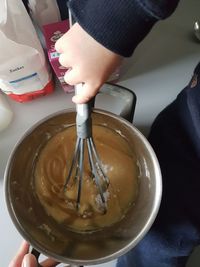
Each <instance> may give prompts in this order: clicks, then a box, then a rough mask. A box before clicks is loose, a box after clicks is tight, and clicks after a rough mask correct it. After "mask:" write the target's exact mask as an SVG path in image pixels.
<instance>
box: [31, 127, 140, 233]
mask: <svg viewBox="0 0 200 267" xmlns="http://www.w3.org/2000/svg"><path fill="white" fill-rule="evenodd" d="M93 139H94V142H95V145H96V150H97V152H98V154H99V157H100V159H101V161H102V165H103V168H104V171H105V173H106V175H107V176H108V178H109V180H110V184H109V186H108V188H105V192H104V196H105V198H106V201H107V212H106V213H105V214H103V213H102V208H101V198H100V195H99V192H98V190H97V187H96V185H95V183H94V181H93V179H92V178H91V177H92V174H91V170H90V166H89V162H88V158H87V153H85V160H84V174H83V185H82V191H81V205H80V209H79V212H77V210H76V198H77V184H76V182H74V180H73V181H71V182H70V184H69V187H68V188H67V190H66V191H64V190H63V187H64V183H65V180H66V176H67V174H68V171H69V168H70V166H71V161H72V157H73V155H74V149H75V143H76V129H75V127H74V126H71V127H68V128H66V129H65V130H63V131H61V132H59V133H57V134H55V135H54V136H53V137H52V138H51V139H50V140H49V141H48V142H47V144H46V145H45V147H44V148H43V149H42V150H41V152H40V154H39V156H38V160H37V163H36V168H35V192H36V195H37V197H38V199H39V201H40V202H41V204H42V206H43V207H44V209H45V212H46V213H47V214H48V215H49V216H51V217H52V218H53V219H54V220H55V221H57V222H58V223H62V224H63V225H65V226H66V227H68V228H70V229H71V230H72V231H76V232H84V231H95V230H99V229H101V228H103V227H107V226H110V225H112V224H114V223H116V222H118V221H120V220H121V219H122V218H123V217H124V216H125V214H126V212H127V210H128V209H129V208H130V206H131V205H133V204H134V202H135V200H136V198H137V194H138V169H137V164H136V159H135V156H134V153H133V151H131V149H130V146H129V144H128V142H127V141H126V139H125V138H124V137H122V135H121V134H120V133H118V132H117V131H114V130H112V129H110V128H108V127H105V126H103V125H94V126H93Z"/></svg>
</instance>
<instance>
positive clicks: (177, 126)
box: [118, 64, 200, 267]
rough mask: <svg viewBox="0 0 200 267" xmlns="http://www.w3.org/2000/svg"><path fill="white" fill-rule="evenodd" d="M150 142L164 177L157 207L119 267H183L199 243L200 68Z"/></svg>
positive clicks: (156, 124) (162, 118)
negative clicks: (155, 214)
mask: <svg viewBox="0 0 200 267" xmlns="http://www.w3.org/2000/svg"><path fill="white" fill-rule="evenodd" d="M149 141H150V143H151V145H152V147H153V148H154V151H155V152H156V155H157V157H158V160H159V162H160V167H161V171H162V176H163V197H162V201H161V207H160V210H159V213H158V216H157V218H156V220H155V222H154V224H153V226H152V228H151V229H150V231H149V233H148V234H147V235H146V236H145V237H144V239H143V240H142V241H141V242H140V243H139V244H138V245H137V246H136V247H135V248H134V249H133V250H132V251H130V252H129V253H127V254H126V255H125V256H123V257H121V258H120V259H119V262H118V267H129V266H131V267H134V266H136V267H184V266H185V263H186V260H187V257H188V255H189V254H190V253H191V251H192V249H193V248H194V247H195V246H196V245H198V244H200V208H199V206H198V203H200V194H199V192H200V164H199V162H200V64H199V65H198V66H197V67H196V69H195V72H194V75H193V78H192V80H191V81H190V83H189V85H188V86H187V87H186V88H185V89H184V90H183V91H182V92H181V93H180V94H179V95H178V97H177V99H176V100H175V101H174V102H173V103H172V104H171V105H169V106H168V107H167V108H165V109H164V110H163V111H162V112H161V113H160V114H159V115H158V117H157V118H156V120H155V122H154V123H153V125H152V128H151V132H150V135H149Z"/></svg>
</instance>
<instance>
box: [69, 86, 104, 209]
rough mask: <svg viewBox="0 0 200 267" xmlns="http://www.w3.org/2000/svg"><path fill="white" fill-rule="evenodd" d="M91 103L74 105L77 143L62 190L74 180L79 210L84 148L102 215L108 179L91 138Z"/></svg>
mask: <svg viewBox="0 0 200 267" xmlns="http://www.w3.org/2000/svg"><path fill="white" fill-rule="evenodd" d="M80 90H82V84H78V85H76V86H75V93H76V94H79V92H80ZM91 102H92V101H89V102H88V103H86V104H76V111H77V115H76V131H77V141H76V146H75V152H74V156H73V159H72V163H71V166H70V168H69V172H68V175H67V178H66V181H65V184H64V190H67V188H68V185H69V182H70V179H75V180H74V181H75V182H77V183H78V187H77V199H76V208H77V210H79V208H80V199H81V189H82V182H83V173H84V157H85V156H84V154H85V148H87V152H88V159H89V165H90V169H91V178H92V179H93V180H94V183H95V185H96V187H97V190H98V192H99V194H100V198H101V210H103V213H105V212H106V211H107V206H106V200H105V197H104V192H105V188H107V187H108V185H109V179H108V177H107V176H106V174H105V172H104V170H103V167H102V163H101V160H100V159H99V156H98V153H97V151H96V147H95V144H94V141H93V137H92V118H91V109H92V107H91V106H92V105H91Z"/></svg>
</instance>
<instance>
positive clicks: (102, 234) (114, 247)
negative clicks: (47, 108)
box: [5, 110, 162, 265]
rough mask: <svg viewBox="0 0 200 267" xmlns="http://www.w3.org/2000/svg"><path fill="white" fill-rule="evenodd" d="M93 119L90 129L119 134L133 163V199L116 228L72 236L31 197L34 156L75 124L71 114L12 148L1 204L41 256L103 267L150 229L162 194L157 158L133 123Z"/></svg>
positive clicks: (99, 114) (47, 122)
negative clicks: (136, 184) (135, 187)
mask: <svg viewBox="0 0 200 267" xmlns="http://www.w3.org/2000/svg"><path fill="white" fill-rule="evenodd" d="M92 116H93V117H92V118H93V120H94V124H104V125H105V123H106V124H107V127H109V128H111V129H117V130H118V131H120V132H121V134H122V135H124V136H125V137H126V139H127V142H128V143H129V145H130V147H131V148H132V149H133V150H134V152H135V155H136V158H137V162H138V166H139V170H140V175H139V181H140V186H139V195H138V199H137V201H136V204H135V205H134V206H133V207H131V208H130V210H129V212H128V213H127V215H126V216H125V218H124V219H123V220H122V221H120V222H119V223H116V224H114V225H113V226H111V227H107V228H104V229H103V230H101V231H98V232H94V233H90V234H78V233H73V232H71V231H69V230H67V229H66V228H64V227H63V226H62V225H61V224H60V225H59V224H57V223H55V221H53V220H52V219H51V218H50V217H49V216H47V215H46V213H45V212H44V210H43V208H42V206H41V204H40V203H39V201H38V200H37V198H36V196H35V193H34V180H33V179H34V166H35V162H36V160H37V155H38V153H39V151H40V149H41V148H42V147H43V146H44V145H45V143H46V142H47V141H48V138H49V136H51V135H53V134H54V133H56V132H58V131H59V130H62V129H63V128H65V127H67V126H68V125H71V124H74V123H75V112H74V111H73V110H64V111H61V112H58V113H55V114H54V115H51V116H48V117H47V118H46V119H43V120H42V121H40V122H39V123H37V124H36V125H34V126H33V127H32V128H31V129H30V130H28V131H27V132H26V133H25V135H24V136H23V137H22V139H21V140H20V141H19V142H18V143H17V144H16V146H15V148H14V150H13V152H12V153H11V156H10V158H9V160H8V164H7V167H6V171H5V194H6V203H7V207H8V210H9V213H10V216H11V218H12V220H13V222H14V224H15V226H16V228H17V229H18V231H19V232H20V233H21V235H22V236H23V237H24V238H25V239H26V240H28V241H29V242H30V243H31V244H32V246H33V247H34V248H35V249H36V250H38V251H39V252H41V253H43V254H44V255H46V256H49V257H51V258H54V259H56V260H58V261H60V262H63V263H71V264H76V265H90V264H98V263H103V262H107V261H110V260H113V259H115V258H117V257H119V256H120V255H122V254H124V253H125V252H127V251H128V250H130V249H131V248H133V247H134V246H135V245H136V244H137V243H138V242H139V241H140V240H141V239H142V238H143V236H144V235H145V234H146V233H147V231H148V230H149V228H150V227H151V225H152V223H153V221H154V219H155V217H156V215H157V211H158V208H159V205H160V199H161V193H162V183H161V173H160V168H159V165H158V162H157V158H156V156H155V154H154V152H153V150H152V148H151V146H150V145H149V143H148V142H147V140H146V139H145V137H144V136H143V135H142V134H141V133H140V132H139V131H138V130H137V129H136V128H135V127H134V126H133V125H132V124H130V123H129V122H127V121H126V120H124V119H122V118H121V117H119V116H116V115H114V114H112V113H109V112H105V111H102V110H95V112H94V113H93V115H92ZM66 122H67V123H66ZM27 211H28V212H27ZM42 226H46V229H51V231H50V233H49V232H48V231H44V230H42V229H43V228H42Z"/></svg>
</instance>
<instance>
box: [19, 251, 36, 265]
mask: <svg viewBox="0 0 200 267" xmlns="http://www.w3.org/2000/svg"><path fill="white" fill-rule="evenodd" d="M37 266H38V263H37V260H36V258H35V256H34V255H32V254H31V253H29V254H26V255H25V256H24V258H23V261H22V267H37Z"/></svg>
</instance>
